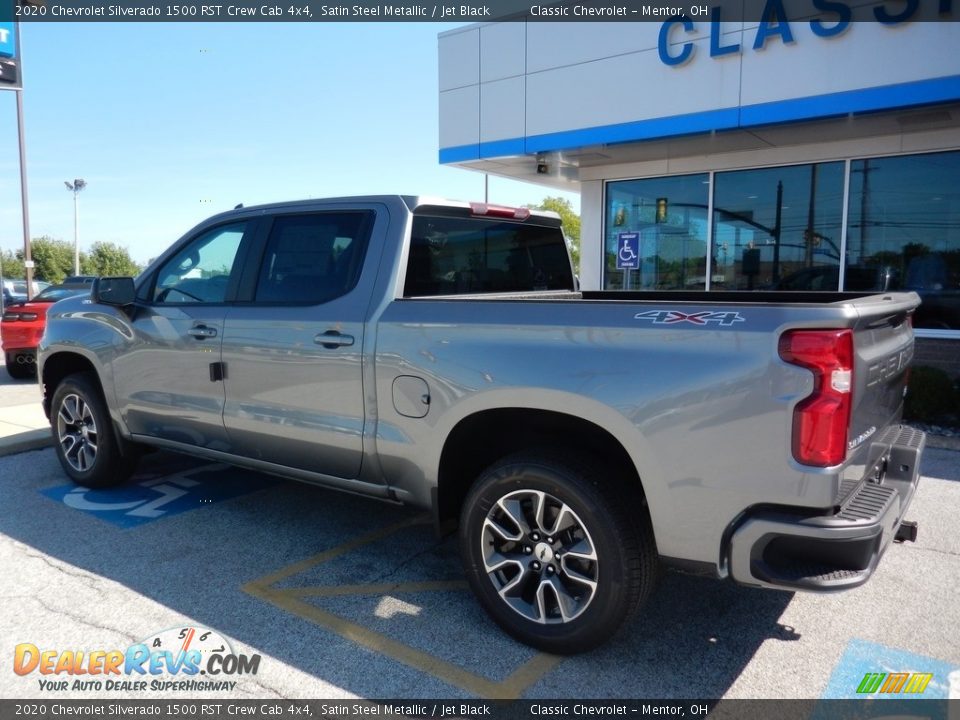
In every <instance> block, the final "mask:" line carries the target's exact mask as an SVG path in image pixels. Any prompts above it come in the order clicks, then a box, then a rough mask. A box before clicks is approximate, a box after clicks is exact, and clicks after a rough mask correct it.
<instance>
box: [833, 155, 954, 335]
mask: <svg viewBox="0 0 960 720" xmlns="http://www.w3.org/2000/svg"><path fill="white" fill-rule="evenodd" d="M847 225H848V230H847V267H846V272H845V275H844V287H845V289H847V290H895V289H903V290H915V291H916V292H917V293H918V294H919V295H920V298H921V300H922V303H921V305H920V308H919V309H918V310H917V312H916V315H915V316H914V322H913V324H914V327H917V328H932V329H940V330H944V329H952V330H957V329H960V152H946V153H934V154H928V155H908V156H899V157H885V158H870V159H866V160H854V161H853V162H852V163H851V168H850V207H849V210H848V212H847Z"/></svg>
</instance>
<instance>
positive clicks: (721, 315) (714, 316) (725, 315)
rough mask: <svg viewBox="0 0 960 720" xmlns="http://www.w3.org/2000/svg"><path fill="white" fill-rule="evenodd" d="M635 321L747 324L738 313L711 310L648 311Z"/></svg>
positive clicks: (635, 317) (674, 323) (673, 323)
mask: <svg viewBox="0 0 960 720" xmlns="http://www.w3.org/2000/svg"><path fill="white" fill-rule="evenodd" d="M633 319H634V320H649V321H650V322H651V323H653V324H654V325H676V324H677V323H690V324H691V325H709V324H711V323H713V324H715V325H721V326H724V327H729V326H730V325H733V324H734V323H738V322H746V318H745V317H743V316H742V315H741V314H740V313H738V312H730V311H724V312H713V311H711V310H702V311H700V312H693V313H684V312H680V311H679V310H647V311H646V312H641V313H637V314H636V315H634V316H633Z"/></svg>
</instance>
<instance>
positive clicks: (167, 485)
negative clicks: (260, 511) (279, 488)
mask: <svg viewBox="0 0 960 720" xmlns="http://www.w3.org/2000/svg"><path fill="white" fill-rule="evenodd" d="M277 482H278V481H277V480H276V479H274V478H270V477H267V476H265V475H261V474H259V473H254V472H250V471H248V470H241V469H239V468H235V467H232V466H230V465H223V464H220V463H208V464H205V465H200V466H193V467H190V468H188V469H185V470H180V471H178V472H173V473H169V474H164V475H159V476H158V474H157V473H149V474H148V475H146V476H144V475H139V476H135V477H134V478H133V480H132V481H131V483H130V484H127V485H122V486H120V487H116V488H110V489H108V490H91V489H89V488H84V487H78V486H76V485H73V484H70V485H61V486H58V487H54V488H46V489H45V490H41V491H40V492H41V493H43V494H44V495H46V496H47V497H49V498H53V499H54V500H58V501H60V502H62V503H63V504H64V505H66V506H67V507H70V508H73V509H74V510H80V511H82V512H86V513H90V514H91V515H94V516H96V517H98V518H101V519H102V520H106V521H107V522H109V523H113V524H114V525H117V526H119V527H122V528H132V527H137V526H138V525H143V524H145V523H148V522H153V521H154V520H159V519H160V518H165V517H170V516H171V515H179V514H180V513H184V512H188V511H190V510H195V509H196V508H198V507H204V506H206V505H210V504H212V503H215V502H222V501H224V500H230V499H231V498H235V497H239V496H241V495H247V494H249V493H252V492H255V491H257V490H262V489H263V488H265V487H269V486H271V485H274V484H276V483H277Z"/></svg>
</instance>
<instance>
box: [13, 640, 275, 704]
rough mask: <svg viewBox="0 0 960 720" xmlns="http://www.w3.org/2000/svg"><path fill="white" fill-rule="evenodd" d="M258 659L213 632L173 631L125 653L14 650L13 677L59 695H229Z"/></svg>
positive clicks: (254, 669) (254, 670)
mask: <svg viewBox="0 0 960 720" xmlns="http://www.w3.org/2000/svg"><path fill="white" fill-rule="evenodd" d="M259 668H260V655H243V654H237V653H235V652H234V651H233V648H232V647H231V645H230V642H229V641H228V640H227V639H226V638H225V637H224V636H223V635H220V634H219V633H218V632H216V631H215V630H210V629H208V628H202V627H178V628H170V629H168V630H164V631H162V632H159V633H154V634H152V635H150V636H149V637H148V638H146V639H145V640H143V641H142V642H139V643H135V644H133V645H131V646H130V647H128V648H126V649H125V650H120V649H113V650H48V649H42V648H39V647H37V646H36V645H34V644H33V643H20V644H18V645H17V646H16V647H15V648H14V653H13V671H14V672H15V673H16V674H17V675H21V676H24V677H27V676H37V675H39V677H37V682H38V683H39V689H40V690H43V691H45V692H56V691H77V690H96V691H104V690H106V691H115V692H144V691H147V690H154V691H161V692H171V691H193V692H203V691H221V690H222V691H229V690H233V689H234V688H235V687H236V685H237V681H236V680H233V679H231V678H234V677H238V676H243V675H256V674H257V670H258V669H259Z"/></svg>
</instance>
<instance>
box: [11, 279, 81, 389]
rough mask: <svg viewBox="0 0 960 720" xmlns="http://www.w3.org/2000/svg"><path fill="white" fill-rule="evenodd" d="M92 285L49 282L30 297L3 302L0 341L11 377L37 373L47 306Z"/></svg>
mask: <svg viewBox="0 0 960 720" xmlns="http://www.w3.org/2000/svg"><path fill="white" fill-rule="evenodd" d="M44 284H45V285H46V283H44ZM91 287H92V285H90V284H73V285H49V286H48V287H46V288H45V289H44V290H42V291H41V292H40V293H39V294H38V295H36V296H35V297H34V298H33V300H29V301H28V300H27V299H26V297H23V298H22V299H20V300H17V301H14V302H12V303H9V304H7V303H4V311H3V320H2V321H0V342H2V346H3V354H4V359H5V360H6V364H7V373H8V374H9V375H10V377H12V378H17V379H22V378H28V377H32V376H33V375H34V374H36V357H37V345H39V344H40V337H41V336H42V335H43V329H44V327H46V324H47V310H48V309H49V308H50V306H51V305H52V304H53V303H55V302H57V301H58V300H63V299H64V298H68V297H73V296H74V295H84V294H88V293H89V292H90V288H91Z"/></svg>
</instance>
